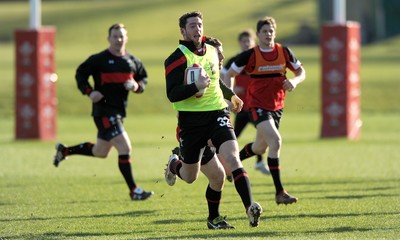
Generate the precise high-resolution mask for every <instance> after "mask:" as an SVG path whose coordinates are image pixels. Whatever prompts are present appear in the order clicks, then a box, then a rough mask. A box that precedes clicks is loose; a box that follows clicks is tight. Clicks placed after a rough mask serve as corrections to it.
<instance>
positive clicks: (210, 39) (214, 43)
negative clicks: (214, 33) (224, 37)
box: [205, 37, 222, 48]
mask: <svg viewBox="0 0 400 240" xmlns="http://www.w3.org/2000/svg"><path fill="white" fill-rule="evenodd" d="M205 43H207V44H210V45H211V46H213V47H215V48H218V47H221V46H222V42H221V41H220V40H218V39H217V38H214V37H206V41H205Z"/></svg>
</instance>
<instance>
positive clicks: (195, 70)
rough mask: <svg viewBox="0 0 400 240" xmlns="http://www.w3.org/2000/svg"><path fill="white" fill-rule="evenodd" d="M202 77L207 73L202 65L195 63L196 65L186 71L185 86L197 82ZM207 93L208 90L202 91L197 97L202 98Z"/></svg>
mask: <svg viewBox="0 0 400 240" xmlns="http://www.w3.org/2000/svg"><path fill="white" fill-rule="evenodd" d="M201 75H203V76H205V75H206V71H205V70H204V68H203V67H202V66H201V65H200V64H197V63H194V64H192V65H190V66H189V67H188V68H186V71H185V84H192V83H194V82H197V81H198V80H199V77H200V76H201ZM205 92H206V88H203V89H200V90H199V91H198V92H197V93H196V94H195V96H196V97H197V98H199V97H202V96H203V95H204V93H205Z"/></svg>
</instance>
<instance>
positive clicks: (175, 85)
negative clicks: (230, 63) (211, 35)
mask: <svg viewBox="0 0 400 240" xmlns="http://www.w3.org/2000/svg"><path fill="white" fill-rule="evenodd" d="M205 39H206V37H205V36H204V37H203V50H202V51H200V52H199V51H197V49H196V46H195V45H194V43H193V42H191V41H183V40H180V41H179V44H182V45H184V46H186V47H187V48H188V49H189V50H190V51H192V52H193V53H195V54H197V55H199V56H203V55H204V54H205V52H206V50H207V49H206V47H205V44H204V42H205ZM164 67H165V79H166V90H167V97H168V99H169V100H170V101H171V102H178V101H182V100H184V99H186V98H189V97H191V96H193V95H194V94H195V93H196V92H197V91H198V89H197V87H196V85H195V83H192V84H189V85H185V84H183V81H184V78H185V76H184V74H185V69H186V68H187V60H186V57H185V55H184V54H183V52H182V51H181V50H180V49H179V48H177V49H176V50H175V51H174V52H173V53H172V54H171V55H170V56H169V57H168V58H167V59H166V60H165V62H164ZM219 83H220V87H221V90H222V93H223V95H224V98H225V99H227V100H229V101H230V100H231V98H232V96H233V95H235V93H234V92H233V91H232V90H231V89H230V88H228V87H227V86H226V85H225V83H224V82H223V81H222V80H221V79H220V81H219Z"/></svg>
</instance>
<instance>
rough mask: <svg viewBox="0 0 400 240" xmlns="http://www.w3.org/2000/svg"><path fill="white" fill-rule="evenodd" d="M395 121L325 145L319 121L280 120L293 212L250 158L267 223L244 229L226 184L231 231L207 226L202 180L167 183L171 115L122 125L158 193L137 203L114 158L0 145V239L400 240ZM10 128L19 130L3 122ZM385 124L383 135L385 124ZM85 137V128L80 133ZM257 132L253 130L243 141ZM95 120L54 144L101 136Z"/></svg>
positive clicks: (303, 117)
mask: <svg viewBox="0 0 400 240" xmlns="http://www.w3.org/2000/svg"><path fill="white" fill-rule="evenodd" d="M399 117H400V115H398V114H387V115H386V116H385V117H384V118H382V117H381V116H379V115H374V114H366V115H365V116H364V128H363V134H362V138H361V139H360V140H358V141H348V140H346V139H325V140H320V139H319V138H318V131H319V130H318V126H319V123H318V122H319V117H318V115H316V114H300V113H286V114H285V121H284V122H283V123H282V135H283V139H284V144H283V150H282V155H281V159H282V160H281V169H282V179H283V182H284V185H285V187H286V188H287V189H288V191H290V193H292V194H294V195H295V196H297V197H299V198H300V200H299V202H298V203H297V204H293V205H290V206H277V205H275V203H274V188H273V184H272V179H271V177H269V176H263V175H261V173H259V172H256V171H255V170H254V168H253V166H254V160H255V159H249V160H247V161H245V162H244V165H245V167H246V169H247V170H248V172H249V175H250V179H251V183H252V187H253V189H252V191H253V195H254V199H255V200H257V201H258V202H260V203H261V204H262V206H263V207H264V210H265V213H264V215H263V218H262V223H261V224H260V227H258V228H255V229H252V228H250V227H249V226H248V222H247V219H246V216H245V214H244V209H243V207H242V205H241V201H240V199H239V197H238V195H237V194H236V192H235V189H234V187H233V185H232V184H231V183H226V185H225V189H224V192H223V202H222V204H221V213H222V214H225V215H227V216H228V219H229V222H230V223H231V224H233V225H234V226H236V229H235V230H229V231H211V230H208V229H207V228H206V222H205V218H206V217H207V207H206V201H205V198H204V192H205V188H206V185H207V182H206V179H205V177H204V176H200V178H199V179H198V181H196V182H195V183H194V184H191V185H189V184H186V183H184V182H183V181H181V180H178V182H177V184H176V185H175V186H174V187H169V186H168V185H167V184H166V183H165V182H164V180H163V168H164V165H165V163H166V160H167V158H168V155H169V152H170V149H171V148H172V147H173V146H175V145H176V140H175V139H174V126H175V124H176V122H175V121H176V119H175V117H174V116H166V115H156V114H152V115H141V116H133V117H131V118H130V120H129V121H126V128H127V129H128V132H129V134H130V136H131V138H132V142H133V154H132V156H133V159H134V161H133V169H134V173H135V177H136V180H137V182H138V183H139V184H140V185H141V186H142V187H143V188H145V189H150V190H153V191H155V195H154V196H153V197H152V198H151V199H149V200H147V201H144V202H131V201H130V200H129V198H128V195H127V189H126V186H125V183H124V181H123V178H122V176H120V174H119V172H118V167H117V163H116V158H117V156H116V152H115V150H113V151H112V153H111V154H110V156H109V157H108V158H107V159H94V158H88V157H79V156H71V157H70V158H69V159H68V160H66V161H65V162H63V163H61V165H60V167H59V168H54V167H53V166H52V164H51V158H52V155H53V154H54V149H53V145H54V143H53V142H40V141H13V140H10V139H12V133H11V132H10V131H7V132H6V134H5V135H2V136H1V138H0V144H1V146H2V147H1V149H2V151H1V152H0V165H1V168H0V189H1V191H0V223H1V225H2V227H1V228H0V237H2V238H3V239H28V238H29V239H196V238H197V239H200V238H212V239H264V238H266V237H268V238H271V239H288V238H293V239H396V238H397V237H398V234H399V230H400V228H399V214H400V200H399V199H400V198H399V197H400V188H399V187H400V186H399V180H400V178H399V175H398V172H399V169H400V163H399V161H398V159H400V150H398V148H397V146H398V145H399V144H400V140H399V138H398V132H399V131H400V126H399V125H398V124H397V121H398V119H399ZM0 123H1V125H3V126H5V127H6V128H7V129H9V128H11V129H12V124H11V123H10V122H8V121H7V122H6V121H0ZM381 125H383V126H387V127H386V128H384V129H381V128H380V127H379V126H381ZM80 129H86V130H87V131H81V130H80ZM253 136H254V129H253V128H252V127H248V128H247V129H246V130H245V133H244V135H243V136H242V137H241V138H240V144H241V145H243V144H245V143H246V142H248V141H251V139H252V138H253ZM93 137H94V127H93V126H92V123H91V120H90V118H89V117H63V118H61V119H60V121H59V133H58V139H57V140H62V141H63V142H64V143H66V144H76V143H79V142H80V141H85V140H94V139H93Z"/></svg>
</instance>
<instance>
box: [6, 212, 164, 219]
mask: <svg viewBox="0 0 400 240" xmlns="http://www.w3.org/2000/svg"><path fill="white" fill-rule="evenodd" d="M155 213H156V211H155V210H153V211H150V210H139V211H131V212H124V213H110V214H93V215H76V216H60V217H34V216H32V217H29V218H3V219H0V222H8V221H15V222H17V221H47V220H54V219H85V218H110V217H139V216H140V217H142V216H146V215H149V216H153V215H154V214H155Z"/></svg>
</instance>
